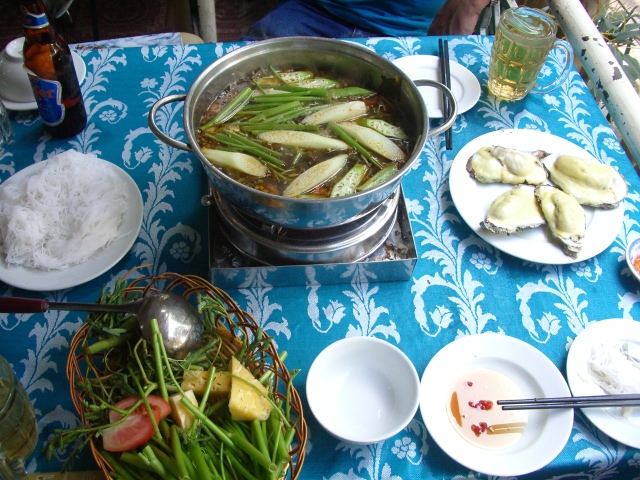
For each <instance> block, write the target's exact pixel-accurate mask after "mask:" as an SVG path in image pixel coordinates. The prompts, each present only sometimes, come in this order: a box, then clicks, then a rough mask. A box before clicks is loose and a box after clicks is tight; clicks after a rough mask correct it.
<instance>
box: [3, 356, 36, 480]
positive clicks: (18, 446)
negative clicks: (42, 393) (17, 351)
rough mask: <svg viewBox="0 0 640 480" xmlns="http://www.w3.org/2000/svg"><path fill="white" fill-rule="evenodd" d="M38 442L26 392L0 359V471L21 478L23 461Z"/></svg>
mask: <svg viewBox="0 0 640 480" xmlns="http://www.w3.org/2000/svg"><path fill="white" fill-rule="evenodd" d="M37 442H38V426H37V424H36V416H35V413H34V411H33V407H32V406H31V402H30V401H29V397H28V396H27V392H26V391H25V389H24V387H23V386H22V384H21V383H20V382H19V381H18V380H17V379H16V377H15V375H14V374H13V371H12V370H11V367H10V366H9V364H8V363H7V361H6V360H5V359H4V358H2V357H0V457H2V458H0V462H3V467H2V469H0V471H2V470H6V469H7V468H8V469H9V470H11V471H12V472H11V473H12V474H13V477H15V478H17V477H20V476H24V475H25V472H24V461H25V460H26V459H27V458H28V457H29V455H31V453H33V450H34V449H35V447H36V443H37ZM5 473H7V472H6V471H5ZM9 478H11V477H9Z"/></svg>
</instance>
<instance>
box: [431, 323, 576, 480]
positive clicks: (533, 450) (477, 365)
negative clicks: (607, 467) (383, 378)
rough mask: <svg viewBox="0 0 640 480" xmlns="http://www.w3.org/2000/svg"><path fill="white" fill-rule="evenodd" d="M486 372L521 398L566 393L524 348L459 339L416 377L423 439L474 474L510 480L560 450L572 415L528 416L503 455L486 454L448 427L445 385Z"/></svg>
mask: <svg viewBox="0 0 640 480" xmlns="http://www.w3.org/2000/svg"><path fill="white" fill-rule="evenodd" d="M482 368H487V369H491V370H495V371H497V372H499V373H502V374H503V375H506V376H507V377H509V378H510V379H511V380H512V381H513V382H515V384H516V385H517V386H518V387H519V388H520V390H521V391H522V393H523V395H524V398H535V397H565V396H568V395H569V387H568V386H567V383H566V382H565V380H564V378H563V376H562V374H561V373H560V371H559V370H558V369H557V368H556V366H555V365H554V364H553V363H552V362H551V360H549V359H548V358H547V357H546V356H545V355H544V354H542V353H541V352H540V351H539V350H537V349H536V348H534V347H532V346H531V345H529V344H528V343H525V342H523V341H522V340H518V339H516V338H513V337H508V336H505V335H500V334H494V333H486V334H480V335H472V336H468V337H462V338H460V339H459V340H456V341H454V342H452V343H450V344H448V345H447V346H445V347H444V348H442V349H441V350H440V351H439V352H438V353H436V355H435V356H434V357H433V358H432V359H431V361H430V362H429V364H428V365H427V368H426V370H425V371H424V374H423V375H422V381H421V387H420V413H421V415H422V418H423V420H424V423H425V425H426V426H427V429H428V430H429V434H430V435H431V437H432V438H433V439H434V440H435V441H436V443H437V444H438V445H439V446H440V448H442V449H443V450H444V451H445V452H446V453H447V455H449V456H450V457H451V458H453V459H454V460H455V461H457V462H458V463H460V464H462V465H464V466H465V467H467V468H469V469H471V470H474V471H476V472H480V473H484V474H486V475H490V476H505V477H512V476H517V475H524V474H526V473H529V472H533V471H535V470H538V469H540V468H542V467H544V466H545V465H547V464H548V463H549V462H551V461H552V460H553V459H554V458H556V456H557V455H558V454H559V453H560V452H561V451H562V449H563V448H564V446H565V445H566V443H567V441H568V439H569V435H570V434H571V428H572V426H573V410H571V409H563V410H531V411H530V412H529V419H528V424H527V427H526V429H525V431H524V433H523V435H522V437H521V438H520V439H519V440H518V441H517V442H516V443H514V444H512V445H511V446H509V447H506V448H503V449H495V450H491V449H486V448H481V447H478V446H475V445H473V444H471V443H470V442H468V441H467V440H465V439H464V438H462V436H461V435H460V434H459V433H458V432H456V431H455V430H454V428H453V426H452V425H451V422H450V420H449V417H448V414H447V411H446V409H447V404H448V402H450V399H451V398H450V397H451V388H450V387H451V383H452V382H453V381H454V380H455V379H456V378H458V377H460V376H461V375H464V373H465V372H468V371H470V370H474V369H482Z"/></svg>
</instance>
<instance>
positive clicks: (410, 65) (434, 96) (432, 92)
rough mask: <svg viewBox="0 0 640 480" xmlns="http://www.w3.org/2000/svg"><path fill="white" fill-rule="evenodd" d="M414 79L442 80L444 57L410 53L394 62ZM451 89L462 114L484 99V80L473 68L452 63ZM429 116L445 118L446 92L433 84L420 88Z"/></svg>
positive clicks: (459, 112)
mask: <svg viewBox="0 0 640 480" xmlns="http://www.w3.org/2000/svg"><path fill="white" fill-rule="evenodd" d="M393 63H394V65H396V66H397V67H398V68H399V69H400V70H402V71H403V72H404V73H405V74H406V75H407V76H408V77H409V78H410V79H411V80H435V81H436V82H439V81H440V59H439V58H438V57H436V56H433V55H410V56H407V57H402V58H398V59H396V60H394V61H393ZM450 70H451V91H452V92H453V96H454V97H455V98H456V101H457V102H458V114H461V113H464V112H466V111H467V110H469V109H471V107H473V106H474V105H475V104H476V102H477V101H478V99H479V98H480V82H478V79H477V78H476V76H475V75H474V74H473V73H471V71H470V70H469V69H467V68H465V67H463V66H462V65H460V64H459V63H457V62H454V61H451V62H450ZM419 90H420V93H421V94H422V98H423V99H424V101H425V103H426V105H427V113H428V114H429V118H442V116H443V113H442V94H441V93H440V91H439V90H436V89H435V88H430V87H419Z"/></svg>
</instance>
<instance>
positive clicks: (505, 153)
mask: <svg viewBox="0 0 640 480" xmlns="http://www.w3.org/2000/svg"><path fill="white" fill-rule="evenodd" d="M547 155H548V154H547V153H546V152H543V151H535V152H525V151H523V150H516V149H514V148H506V147H501V146H499V145H494V146H492V147H482V148H480V149H479V150H478V151H477V152H476V153H474V154H473V155H472V156H471V158H469V160H468V161H467V171H468V172H469V174H470V175H471V176H472V177H473V178H475V179H476V180H477V181H479V182H481V183H509V184H513V185H519V184H522V183H526V184H529V185H540V184H542V183H544V182H545V181H546V180H547V171H546V169H545V168H544V166H543V165H542V163H540V159H541V158H543V157H545V156H547Z"/></svg>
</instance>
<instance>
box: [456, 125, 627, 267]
mask: <svg viewBox="0 0 640 480" xmlns="http://www.w3.org/2000/svg"><path fill="white" fill-rule="evenodd" d="M491 145H502V146H505V147H511V148H518V149H521V150H531V151H533V150H539V149H543V150H545V151H547V152H549V153H569V154H574V155H577V156H582V157H588V158H593V157H592V156H591V155H589V154H588V153H587V152H586V151H585V150H583V149H582V148H580V147H578V146H577V145H575V144H573V143H571V142H570V141H568V140H565V139H563V138H560V137H556V136H555V135H551V134H549V133H545V132H538V131H534V130H500V131H497V132H491V133H487V134H485V135H482V136H480V137H478V138H476V139H474V140H472V141H470V142H469V143H467V144H466V145H465V146H464V147H462V149H461V150H460V152H459V153H458V155H456V158H455V159H454V161H453V164H452V165H451V171H450V173H449V190H450V191H451V197H452V199H453V203H454V204H455V206H456V208H457V209H458V212H459V213H460V216H461V217H462V218H463V220H464V221H465V222H466V223H467V224H468V225H469V227H471V229H472V230H473V231H474V232H475V233H477V234H478V235H479V236H480V237H481V238H483V239H484V240H485V241H487V242H488V243H489V244H491V245H493V246H494V247H496V248H497V249H499V250H502V251H503V252H505V253H508V254H510V255H513V256H514V257H518V258H521V259H523V260H528V261H530V262H536V263H545V264H551V265H554V264H556V265H560V264H570V263H576V262H582V261H584V260H588V259H589V258H591V257H594V256H595V255H598V254H599V253H600V252H602V251H603V250H605V249H606V248H607V247H609V246H610V245H611V243H613V241H614V240H615V239H616V237H617V236H618V233H619V232H620V229H621V228H622V222H623V220H624V207H623V206H620V207H618V208H614V209H612V210H604V209H597V208H589V207H585V208H584V211H585V216H586V221H587V230H586V234H585V237H584V246H583V248H582V251H581V252H580V253H579V254H578V257H577V258H575V259H574V258H571V257H569V256H568V255H565V254H564V252H563V251H562V248H561V247H560V246H559V245H558V244H557V243H556V242H555V241H553V240H552V239H551V238H550V237H549V236H548V234H547V229H546V228H545V227H544V226H542V227H538V228H533V229H530V230H525V231H522V232H518V233H514V234H512V235H501V234H495V233H491V232H490V231H489V230H486V229H485V228H482V227H481V226H480V222H481V221H482V220H484V218H485V215H486V212H487V211H488V209H489V207H490V206H491V203H492V202H493V201H494V200H495V199H496V198H497V197H498V196H499V195H500V194H502V193H503V192H505V191H507V190H509V189H511V188H512V187H513V185H504V184H482V183H480V182H477V181H476V180H474V179H473V178H471V176H470V175H469V172H468V171H467V169H466V167H467V161H468V160H469V158H470V157H471V155H473V154H474V153H475V152H476V151H477V150H478V149H479V148H480V147H484V146H491Z"/></svg>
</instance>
